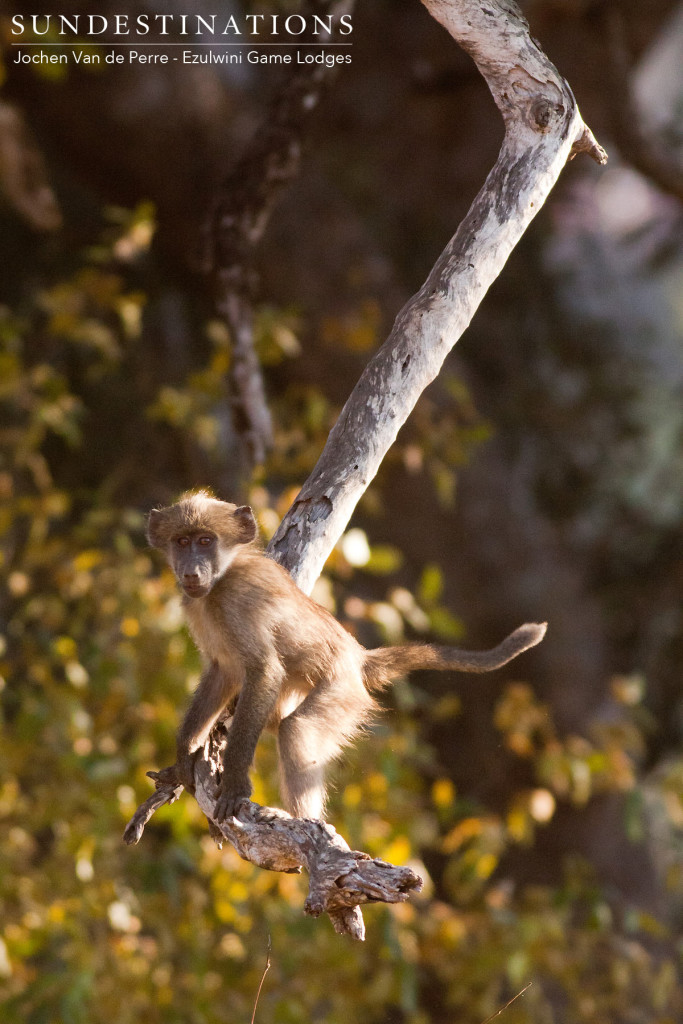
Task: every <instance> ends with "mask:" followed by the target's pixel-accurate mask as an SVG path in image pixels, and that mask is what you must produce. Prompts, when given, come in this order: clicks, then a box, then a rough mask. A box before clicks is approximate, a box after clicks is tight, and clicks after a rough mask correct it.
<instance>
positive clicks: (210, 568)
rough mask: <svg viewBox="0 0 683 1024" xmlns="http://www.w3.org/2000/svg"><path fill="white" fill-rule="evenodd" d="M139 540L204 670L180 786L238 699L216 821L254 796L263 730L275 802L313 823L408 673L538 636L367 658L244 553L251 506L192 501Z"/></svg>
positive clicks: (282, 574) (273, 570) (501, 654)
mask: <svg viewBox="0 0 683 1024" xmlns="http://www.w3.org/2000/svg"><path fill="white" fill-rule="evenodd" d="M147 537H148V539H149V542H150V544H151V545H152V546H153V547H156V548H160V549H161V550H162V551H164V552H165V554H166V557H167V558H168V561H169V563H170V565H171V568H172V569H173V571H174V573H175V575H176V578H177V580H178V583H179V584H180V586H181V588H182V590H183V595H184V596H183V605H184V609H185V615H186V617H187V622H188V625H189V627H190V631H191V633H192V636H193V638H194V640H195V643H196V644H197V646H198V648H199V650H200V652H201V655H202V660H203V664H204V671H203V673H202V676H201V680H200V682H199V685H198V687H197V689H196V691H195V694H194V697H193V699H192V702H191V704H190V707H189V710H188V712H187V714H186V715H185V718H184V720H183V723H182V725H181V726H180V729H179V731H178V753H177V767H178V771H179V773H180V778H181V781H182V782H183V784H184V785H186V786H188V787H190V788H191V787H193V785H194V775H193V765H194V755H195V753H196V751H197V750H199V749H200V748H201V747H203V745H204V743H205V742H206V739H207V737H208V735H209V733H210V731H211V729H212V728H213V726H214V725H215V723H216V721H217V720H218V718H219V716H220V715H221V713H222V712H223V711H224V709H225V708H226V707H227V706H228V705H229V704H230V703H231V702H234V701H235V699H236V698H237V700H236V704H235V711H234V717H233V719H232V724H231V728H230V731H229V737H228V743H227V747H226V750H225V756H224V763H223V772H222V779H221V784H220V791H219V794H218V799H217V802H216V807H215V813H214V816H215V818H216V820H218V821H221V820H223V819H224V818H226V817H229V816H230V815H232V814H234V813H235V811H236V809H237V807H238V805H239V803H240V801H241V800H243V799H246V798H248V797H249V795H250V794H251V784H250V782H249V774H248V773H249V768H250V766H251V762H252V759H253V756H254V750H255V748H256V743H257V740H258V738H259V736H260V734H261V731H262V730H263V729H264V728H265V727H266V726H268V727H270V728H273V729H276V730H277V738H278V749H279V758H280V785H281V796H282V799H283V800H284V803H285V806H286V807H287V809H288V810H289V811H290V812H291V813H292V814H293V815H295V816H296V817H302V818H320V817H322V814H323V809H324V803H325V783H324V771H325V768H326V766H327V765H328V764H329V762H330V761H331V760H332V759H333V758H334V757H336V755H337V754H338V753H339V752H340V750H341V749H342V747H343V746H344V745H345V744H347V743H349V742H350V740H351V739H352V738H353V737H354V736H355V735H356V734H357V733H358V731H359V730H360V729H361V728H362V727H363V725H364V724H366V723H367V722H368V721H369V719H370V718H371V716H372V713H373V711H374V710H375V708H376V703H375V700H374V698H373V697H372V694H373V693H374V692H376V691H380V690H382V689H383V688H384V687H386V686H387V685H388V684H389V683H390V682H391V681H392V680H393V679H395V678H396V677H398V676H401V675H403V674H405V673H407V672H410V671H411V670H412V669H419V668H431V669H460V670H461V671H464V672H488V671H490V670H491V669H495V668H499V667H500V666H501V665H504V664H505V663H506V662H508V661H510V659H511V658H514V657H516V655H518V654H521V652H522V651H525V650H527V648H529V647H533V646H534V645H535V644H537V643H539V641H540V640H541V639H542V638H543V635H544V633H545V628H546V627H545V624H540V625H539V624H536V623H527V624H526V625H524V626H520V627H519V629H516V630H515V631H514V633H511V634H510V635H509V636H508V637H506V639H505V640H503V642H502V643H501V644H499V645H498V647H494V648H493V650H490V651H475V652H471V651H460V650H457V649H455V648H452V647H433V646H430V645H426V644H408V645H406V646H402V647H384V648H378V649H377V650H371V651H368V650H365V648H364V647H361V645H360V644H359V643H358V642H357V641H356V640H355V639H354V638H353V637H352V636H351V634H350V633H348V632H347V631H346V630H345V629H344V628H343V627H342V626H341V625H340V624H339V623H338V622H337V620H336V619H335V618H334V617H333V616H332V615H330V614H329V612H327V611H326V610H325V609H324V608H321V607H320V605H318V604H316V603H315V601H313V600H312V599H311V598H310V597H307V595H306V594H304V593H302V592H301V591H300V590H299V588H298V587H297V586H296V584H295V583H294V581H293V580H292V578H291V577H290V575H289V573H288V572H287V571H286V570H285V569H283V568H282V567H281V566H280V565H278V564H277V563H276V562H274V561H273V560H272V559H270V558H268V557H267V556H266V555H264V554H263V552H261V551H260V550H258V549H257V548H256V547H255V545H254V544H253V543H252V542H253V541H254V538H255V537H256V522H255V520H254V516H253V514H252V511H251V509H250V508H249V506H248V505H241V506H240V507H239V508H238V507H237V506H236V505H231V504H229V503H228V502H225V501H218V500H217V499H216V498H213V497H211V496H210V495H209V494H208V493H206V492H205V491H199V492H197V493H188V494H185V495H183V497H182V498H181V499H180V500H179V501H178V502H177V503H176V504H175V505H171V506H170V507H169V508H164V509H154V510H153V511H152V512H150V515H149V523H148V528H147Z"/></svg>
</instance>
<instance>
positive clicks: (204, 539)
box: [199, 537, 213, 548]
mask: <svg viewBox="0 0 683 1024" xmlns="http://www.w3.org/2000/svg"><path fill="white" fill-rule="evenodd" d="M199 543H200V544H201V545H202V547H204V548H208V546H209V545H210V544H213V537H200V538H199Z"/></svg>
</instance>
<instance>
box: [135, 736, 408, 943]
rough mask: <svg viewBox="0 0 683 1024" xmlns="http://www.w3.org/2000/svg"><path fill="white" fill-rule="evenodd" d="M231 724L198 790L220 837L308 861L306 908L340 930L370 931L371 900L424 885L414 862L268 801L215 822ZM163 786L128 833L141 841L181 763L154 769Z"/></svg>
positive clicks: (287, 865) (270, 866)
mask: <svg viewBox="0 0 683 1024" xmlns="http://www.w3.org/2000/svg"><path fill="white" fill-rule="evenodd" d="M226 735H227V734H226V731H225V730H224V729H217V730H214V733H213V734H212V737H211V738H210V739H209V742H208V744H207V750H206V752H205V756H204V758H202V759H198V760H197V764H196V768H195V782H196V791H195V797H196V800H197V803H198V804H199V806H200V807H201V809H202V811H204V813H205V814H206V816H207V817H208V818H209V822H210V824H211V826H212V828H211V834H212V835H213V837H214V839H216V841H217V842H219V844H220V843H221V842H222V839H227V840H228V842H229V843H231V844H232V846H234V848H235V849H236V850H237V852H238V854H239V855H240V857H242V858H243V859H244V860H247V861H250V862H251V863H252V864H256V866H257V867H261V868H265V869H267V870H268V871H284V872H287V873H290V874H291V873H299V872H300V871H301V868H302V867H305V868H306V870H307V871H308V874H309V889H308V896H307V897H306V902H305V903H304V911H305V913H306V914H308V915H310V916H311V917H320V915H321V914H323V913H325V914H327V915H328V916H329V918H330V920H331V921H332V924H333V926H334V929H335V931H336V932H338V933H339V934H340V935H350V936H351V937H352V938H354V939H359V940H362V939H364V938H365V925H364V923H363V915H362V914H361V911H360V907H361V906H362V905H363V904H365V903H403V902H404V901H405V900H407V899H408V898H409V896H410V895H411V894H412V893H414V892H419V891H420V889H421V888H422V879H421V878H420V877H419V875H417V874H416V873H415V872H414V871H413V870H412V869H411V868H407V867H396V866H394V865H392V864H388V863H387V862H386V861H383V860H379V859H377V858H373V857H370V856H369V854H367V853H361V852H359V851H357V850H351V849H350V848H349V846H348V844H347V843H346V842H345V841H344V840H343V839H342V837H341V836H340V835H338V833H337V832H336V831H335V829H334V828H333V827H332V825H328V824H327V823H325V822H323V821H312V820H310V821H309V820H303V819H300V818H292V817H291V815H289V814H287V812H286V811H280V810H278V809H276V808H274V807H260V806H259V805H258V804H255V803H252V802H251V801H245V802H244V803H243V804H242V805H241V807H240V809H239V813H238V815H237V816H236V817H233V818H229V819H228V820H226V821H223V822H220V823H218V822H215V821H212V818H211V816H212V814H213V809H214V805H215V803H216V797H215V792H216V783H217V780H218V777H219V772H220V764H221V752H222V749H223V747H224V745H225V740H226ZM148 774H149V775H150V776H151V777H152V778H153V779H154V781H155V784H156V786H157V790H156V792H155V793H154V794H153V795H152V796H151V797H150V798H149V799H148V800H146V801H145V802H144V803H143V804H141V806H140V807H139V808H138V810H137V811H136V813H135V814H134V815H133V818H132V819H131V820H130V822H129V823H128V825H127V826H126V830H125V832H124V834H123V838H124V840H125V842H126V843H128V844H129V845H131V846H132V845H135V844H136V843H138V842H139V841H140V839H141V838H142V833H143V831H144V827H145V825H146V824H147V822H148V821H149V819H150V818H151V816H152V814H154V811H155V810H157V809H158V808H159V807H162V806H163V805H164V804H165V803H172V802H173V801H174V800H176V799H177V797H178V796H179V794H180V792H182V788H183V787H182V786H179V784H178V782H177V777H176V773H175V766H172V767H170V768H164V769H163V770H162V771H160V772H149V773H148Z"/></svg>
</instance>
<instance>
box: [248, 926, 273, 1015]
mask: <svg viewBox="0 0 683 1024" xmlns="http://www.w3.org/2000/svg"><path fill="white" fill-rule="evenodd" d="M269 970H270V935H269V936H268V952H267V954H266V966H265V968H264V970H263V974H262V975H261V984H260V985H259V987H258V992H257V993H256V1002H255V1003H254V1012H253V1013H252V1015H251V1024H254V1021H255V1020H256V1007H257V1006H258V1001H259V999H260V997H261V989H262V988H263V982H264V981H265V980H266V974H267V973H268V971H269Z"/></svg>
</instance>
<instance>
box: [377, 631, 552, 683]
mask: <svg viewBox="0 0 683 1024" xmlns="http://www.w3.org/2000/svg"><path fill="white" fill-rule="evenodd" d="M546 627H547V623H546V622H527V623H525V624H524V625H523V626H520V627H519V628H518V629H516V630H515V631H514V633H510V635H509V636H506V637H505V639H504V640H503V641H502V643H500V644H498V646H497V647H493V648H492V649H491V650H490V651H461V650H459V649H458V648H457V647H435V646H434V645H433V644H406V645H405V646H403V647H377V648H375V649H374V650H372V651H366V654H365V661H364V662H363V682H364V683H365V685H366V687H367V688H368V690H382V689H384V687H385V686H388V685H389V683H391V682H392V680H394V679H396V678H397V677H398V676H402V675H405V674H406V673H408V672H412V671H414V670H415V669H420V668H430V669H455V670H458V671H460V672H491V671H492V670H493V669H494V668H500V667H501V665H505V664H507V662H508V661H511V660H512V659H513V658H516V657H517V655H518V654H521V653H522V651H526V650H528V649H529V648H530V647H535V646H536V644H538V643H540V642H541V640H542V639H543V637H544V636H545V631H546Z"/></svg>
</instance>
